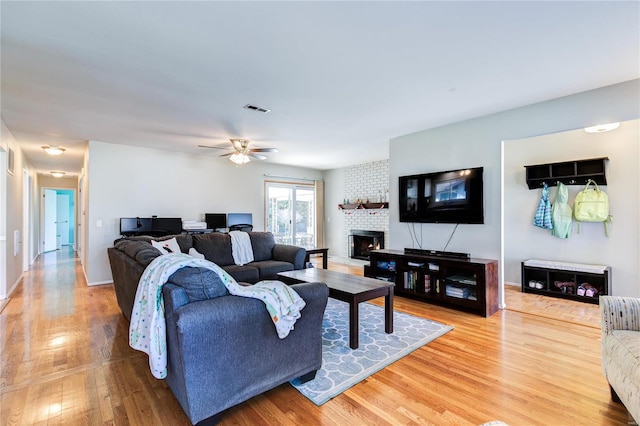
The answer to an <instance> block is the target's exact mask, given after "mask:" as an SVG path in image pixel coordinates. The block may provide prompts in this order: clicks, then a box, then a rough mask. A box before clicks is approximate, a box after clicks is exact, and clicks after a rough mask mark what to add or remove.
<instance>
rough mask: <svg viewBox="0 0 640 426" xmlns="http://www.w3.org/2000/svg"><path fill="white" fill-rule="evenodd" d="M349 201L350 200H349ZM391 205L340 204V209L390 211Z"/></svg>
mask: <svg viewBox="0 0 640 426" xmlns="http://www.w3.org/2000/svg"><path fill="white" fill-rule="evenodd" d="M347 201H349V200H347ZM388 208H389V203H387V202H382V203H371V202H365V203H363V202H359V203H346V204H338V209H340V210H357V209H360V210H362V209H364V210H374V209H388Z"/></svg>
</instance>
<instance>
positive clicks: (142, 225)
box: [120, 217, 152, 236]
mask: <svg viewBox="0 0 640 426" xmlns="http://www.w3.org/2000/svg"><path fill="white" fill-rule="evenodd" d="M151 229H152V227H151V218H150V217H121V218H120V235H126V236H129V235H141V234H144V233H146V232H149V231H151Z"/></svg>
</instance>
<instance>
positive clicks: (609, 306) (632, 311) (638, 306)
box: [600, 296, 640, 335]
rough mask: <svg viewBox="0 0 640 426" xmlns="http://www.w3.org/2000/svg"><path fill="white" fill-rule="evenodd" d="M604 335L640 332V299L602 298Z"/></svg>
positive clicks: (622, 297) (601, 314) (601, 311)
mask: <svg viewBox="0 0 640 426" xmlns="http://www.w3.org/2000/svg"><path fill="white" fill-rule="evenodd" d="M600 324H601V326H602V334H603V335H604V334H608V333H610V332H612V331H613V330H630V331H640V298H637V297H624V296H600Z"/></svg>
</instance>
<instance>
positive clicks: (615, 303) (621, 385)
mask: <svg viewBox="0 0 640 426" xmlns="http://www.w3.org/2000/svg"><path fill="white" fill-rule="evenodd" d="M600 314H601V315H600V320H601V326H602V371H603V372H604V375H605V377H606V379H607V381H608V382H609V387H610V389H611V398H612V399H613V400H614V401H615V402H622V403H623V404H624V406H625V407H626V409H627V410H628V411H629V414H630V415H631V417H633V418H634V420H635V421H636V422H638V423H640V298H635V297H621V296H600Z"/></svg>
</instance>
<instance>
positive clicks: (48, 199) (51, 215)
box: [42, 189, 58, 251]
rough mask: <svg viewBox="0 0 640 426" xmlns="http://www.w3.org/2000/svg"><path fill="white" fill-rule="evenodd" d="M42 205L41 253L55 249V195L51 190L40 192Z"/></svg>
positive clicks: (56, 207)
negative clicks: (42, 234)
mask: <svg viewBox="0 0 640 426" xmlns="http://www.w3.org/2000/svg"><path fill="white" fill-rule="evenodd" d="M42 197H43V203H42V204H43V205H44V212H43V215H44V238H43V241H42V244H43V251H52V250H55V249H56V235H58V234H57V225H56V217H57V209H58V206H57V204H58V202H57V194H56V191H55V190H53V189H43V190H42Z"/></svg>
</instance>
